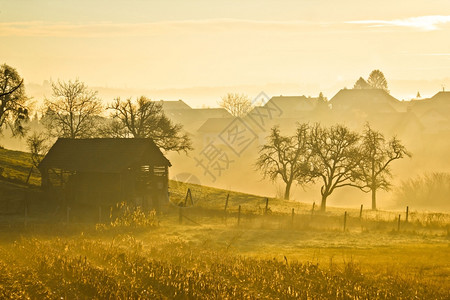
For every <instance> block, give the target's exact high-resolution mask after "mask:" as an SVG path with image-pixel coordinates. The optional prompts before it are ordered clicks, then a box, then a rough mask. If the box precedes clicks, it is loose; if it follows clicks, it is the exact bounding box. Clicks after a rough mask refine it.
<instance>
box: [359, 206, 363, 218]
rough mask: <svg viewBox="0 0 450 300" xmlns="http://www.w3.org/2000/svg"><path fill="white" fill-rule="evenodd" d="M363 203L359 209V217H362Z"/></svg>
mask: <svg viewBox="0 0 450 300" xmlns="http://www.w3.org/2000/svg"><path fill="white" fill-rule="evenodd" d="M362 211H363V205H362V204H361V208H360V209H359V219H360V220H361V218H362Z"/></svg>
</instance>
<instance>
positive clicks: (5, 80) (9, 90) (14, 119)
mask: <svg viewBox="0 0 450 300" xmlns="http://www.w3.org/2000/svg"><path fill="white" fill-rule="evenodd" d="M27 100H28V98H27V97H26V96H25V88H24V85H23V79H22V78H21V77H20V75H19V73H18V72H17V71H16V69H14V68H13V67H10V66H8V65H7V64H3V65H1V66H0V132H1V131H2V129H3V128H4V127H8V128H10V129H11V131H12V133H13V135H16V134H19V135H23V134H24V133H25V128H24V127H23V126H22V125H23V124H22V123H23V122H22V121H24V120H26V119H27V118H28V108H27V107H26V105H25V104H26V101H27Z"/></svg>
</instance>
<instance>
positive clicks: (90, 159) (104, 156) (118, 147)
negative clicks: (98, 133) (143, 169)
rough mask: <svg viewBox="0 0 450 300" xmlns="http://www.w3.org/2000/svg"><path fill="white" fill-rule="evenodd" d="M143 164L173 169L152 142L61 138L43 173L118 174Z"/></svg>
mask: <svg viewBox="0 0 450 300" xmlns="http://www.w3.org/2000/svg"><path fill="white" fill-rule="evenodd" d="M143 163H146V164H152V165H160V166H171V164H170V162H169V160H168V159H167V158H166V157H165V156H164V155H163V154H162V152H161V150H160V149H159V148H158V147H157V146H156V145H155V143H154V142H153V141H152V140H151V139H133V138H130V139H119V138H117V139H115V138H98V139H65V138H60V139H58V140H57V141H56V143H55V144H54V145H53V146H52V148H51V149H50V151H49V152H48V153H47V155H46V156H45V157H44V159H43V160H42V162H41V163H40V164H39V169H40V170H45V169H49V168H58V169H63V170H67V171H81V172H105V173H118V172H121V171H124V170H126V169H127V168H129V167H131V166H133V165H135V164H143Z"/></svg>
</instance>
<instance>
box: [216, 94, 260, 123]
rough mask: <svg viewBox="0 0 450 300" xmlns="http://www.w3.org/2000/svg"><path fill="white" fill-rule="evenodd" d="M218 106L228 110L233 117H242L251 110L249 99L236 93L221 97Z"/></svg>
mask: <svg viewBox="0 0 450 300" xmlns="http://www.w3.org/2000/svg"><path fill="white" fill-rule="evenodd" d="M219 106H220V107H223V108H225V109H226V110H228V111H229V112H230V114H232V115H233V116H235V117H243V116H245V115H246V114H247V113H248V112H249V111H250V110H251V109H252V103H251V101H250V98H249V97H248V96H247V95H244V94H238V93H228V94H227V95H226V96H224V97H222V99H221V101H219Z"/></svg>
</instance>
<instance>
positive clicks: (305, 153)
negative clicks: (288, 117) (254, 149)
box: [256, 124, 311, 200]
mask: <svg viewBox="0 0 450 300" xmlns="http://www.w3.org/2000/svg"><path fill="white" fill-rule="evenodd" d="M308 134H309V126H308V124H299V125H298V126H297V130H296V133H295V135H293V136H282V135H281V133H280V129H279V127H277V126H275V127H273V128H272V129H271V134H270V136H269V137H268V142H267V144H265V145H264V146H262V148H261V150H260V151H259V157H258V159H257V161H256V167H257V168H258V169H259V170H261V171H262V173H263V174H264V177H269V178H270V179H271V180H272V181H275V180H276V179H277V178H278V177H281V179H282V180H283V182H284V183H285V184H286V188H285V192H284V199H286V200H289V196H290V190H291V186H292V183H294V181H297V182H298V183H299V184H304V183H307V182H308V181H310V180H311V173H310V162H309V161H310V157H311V151H309V150H308Z"/></svg>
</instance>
